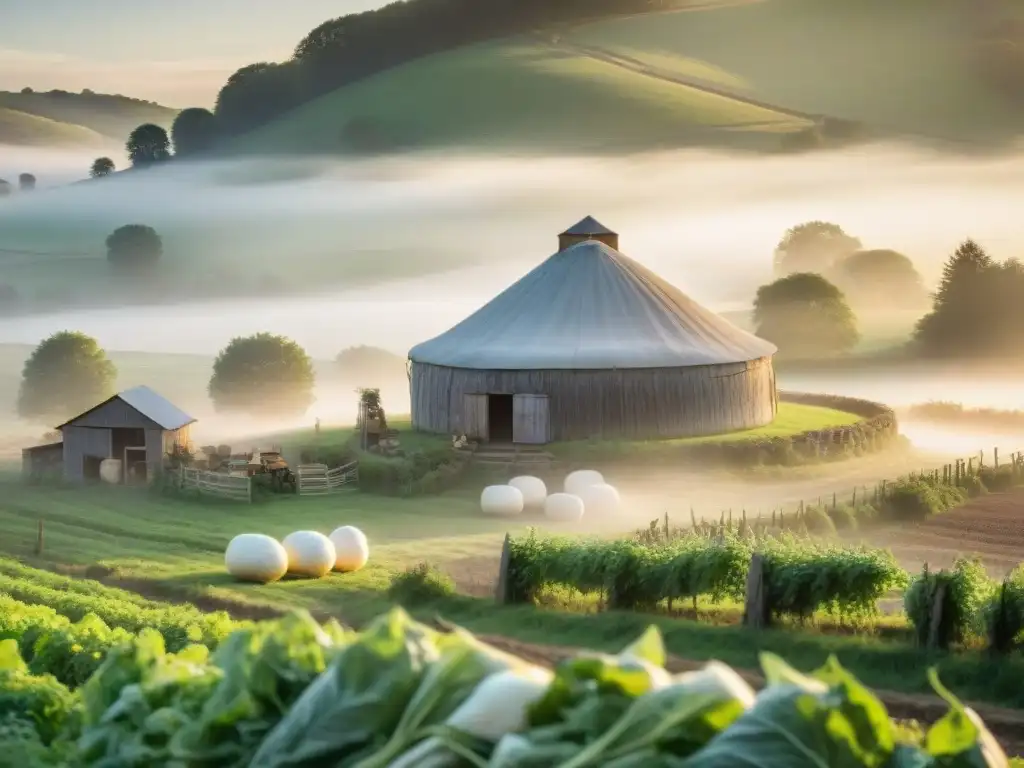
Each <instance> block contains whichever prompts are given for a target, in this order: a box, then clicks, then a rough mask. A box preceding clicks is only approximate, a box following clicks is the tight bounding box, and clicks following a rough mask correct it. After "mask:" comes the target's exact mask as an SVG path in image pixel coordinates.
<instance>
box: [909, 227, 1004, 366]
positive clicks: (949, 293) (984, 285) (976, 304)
mask: <svg viewBox="0 0 1024 768" xmlns="http://www.w3.org/2000/svg"><path fill="white" fill-rule="evenodd" d="M1022 283H1024V277H1022V276H1021V269H1020V266H1019V265H1018V264H1017V263H1016V262H1014V261H1009V262H1007V263H1006V264H998V263H996V262H994V261H993V260H992V258H991V257H990V256H989V255H988V254H987V253H986V252H985V250H984V249H983V248H982V247H981V246H980V245H978V244H977V243H976V242H974V241H973V240H965V241H964V242H963V243H961V244H960V246H959V247H958V248H957V249H956V251H955V252H954V253H953V255H952V256H950V257H949V260H948V261H946V264H945V266H943V268H942V280H941V281H940V282H939V289H938V290H937V291H936V292H935V298H934V300H933V302H932V311H931V312H929V313H928V314H927V315H925V316H924V317H922V318H921V319H920V320H919V321H918V323H917V327H916V329H915V331H914V340H915V341H916V342H917V343H918V345H919V347H920V349H921V350H922V351H923V352H925V354H929V355H953V356H976V355H980V354H986V353H988V352H990V351H993V348H994V347H995V338H996V337H995V335H994V334H995V332H996V331H997V330H998V329H999V328H1000V327H1002V326H1005V327H1013V326H1014V325H1015V324H1016V323H1015V322H1014V318H1016V317H1017V316H1018V315H1019V314H1020V312H1021V310H1020V309H1019V307H1020V305H1021V303H1022V302H1024V288H1022Z"/></svg>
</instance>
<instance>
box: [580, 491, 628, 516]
mask: <svg viewBox="0 0 1024 768" xmlns="http://www.w3.org/2000/svg"><path fill="white" fill-rule="evenodd" d="M580 498H581V499H583V506H584V507H585V508H586V510H587V514H588V515H613V514H615V513H617V512H618V511H619V510H620V509H621V508H622V499H621V498H620V497H619V492H618V490H616V489H615V487H614V486H611V485H608V483H599V484H598V485H588V486H587V487H586V488H584V489H583V490H582V491H580Z"/></svg>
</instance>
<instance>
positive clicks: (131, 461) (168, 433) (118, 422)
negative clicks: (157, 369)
mask: <svg viewBox="0 0 1024 768" xmlns="http://www.w3.org/2000/svg"><path fill="white" fill-rule="evenodd" d="M195 421H196V420H195V419H193V418H192V417H191V416H189V415H188V414H187V413H185V412H184V411H182V410H181V409H179V408H178V407H177V406H176V405H174V404H173V403H171V402H170V401H168V400H167V399H165V398H164V397H162V396H161V395H159V394H157V393H156V392H154V391H153V390H152V389H150V388H149V387H145V386H140V387H133V388H131V389H126V390H125V391H124V392H119V393H118V394H116V395H114V396H113V397H111V398H109V399H107V400H104V401H103V402H102V403H100V404H99V405H96V406H94V407H92V408H90V409H89V410H88V411H86V412H85V413H82V414H80V415H78V416H76V417H75V418H73V419H71V420H70V421H67V422H65V423H64V424H61V425H60V426H59V427H57V429H58V430H60V432H61V434H62V435H63V437H64V449H63V457H64V462H63V463H64V479H65V480H70V481H84V480H93V479H98V478H99V476H100V463H101V462H102V461H103V460H104V459H118V460H120V461H121V482H122V483H124V482H146V481H148V480H150V479H152V478H153V477H154V476H155V475H156V473H157V472H159V471H160V469H161V468H162V467H163V464H164V458H165V456H166V455H167V454H168V453H169V452H170V451H172V450H173V449H174V446H175V445H177V446H180V447H187V446H188V444H189V428H190V426H191V425H192V424H193V423H195Z"/></svg>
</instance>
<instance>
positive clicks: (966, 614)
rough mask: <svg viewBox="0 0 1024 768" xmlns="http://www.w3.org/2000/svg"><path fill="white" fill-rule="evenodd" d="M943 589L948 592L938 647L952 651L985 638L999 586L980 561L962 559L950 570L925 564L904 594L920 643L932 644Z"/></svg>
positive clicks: (938, 637)
mask: <svg viewBox="0 0 1024 768" xmlns="http://www.w3.org/2000/svg"><path fill="white" fill-rule="evenodd" d="M940 586H943V587H944V588H945V590H944V597H943V600H942V615H941V621H940V623H939V625H938V627H937V634H936V637H935V644H936V645H937V646H938V647H939V648H948V647H949V646H950V645H952V644H953V643H959V642H964V641H965V640H967V639H968V638H970V637H978V636H981V635H982V634H983V633H984V631H985V616H986V608H987V607H988V605H989V603H990V601H991V599H992V595H993V592H994V591H995V585H994V583H993V582H992V580H991V579H989V577H988V574H987V573H985V567H984V566H983V565H982V564H981V562H980V561H979V560H977V559H969V558H965V557H958V558H957V559H956V560H955V561H954V562H953V567H952V568H951V569H950V570H940V571H932V570H930V569H929V568H928V565H927V564H925V566H924V568H923V569H922V570H921V573H920V574H918V575H917V576H915V577H914V579H913V580H912V581H911V583H910V586H909V587H908V588H907V590H906V592H905V593H904V595H903V607H904V610H905V611H906V613H907V618H908V619H909V620H910V623H911V624H912V625H913V627H914V633H915V635H916V637H917V640H918V642H919V643H920V644H921V645H927V644H928V641H929V635H930V633H931V625H932V610H933V606H934V603H935V596H936V594H937V593H938V590H939V587H940Z"/></svg>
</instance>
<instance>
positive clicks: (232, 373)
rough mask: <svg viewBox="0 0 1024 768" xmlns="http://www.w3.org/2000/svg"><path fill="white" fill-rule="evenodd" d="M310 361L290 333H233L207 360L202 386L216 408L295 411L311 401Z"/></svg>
mask: <svg viewBox="0 0 1024 768" xmlns="http://www.w3.org/2000/svg"><path fill="white" fill-rule="evenodd" d="M314 383H315V376H314V374H313V363H312V362H311V361H310V359H309V355H307V354H306V352H305V350H303V348H302V347H300V346H299V345H298V344H296V343H295V342H294V341H292V340H291V339H288V338H285V337H284V336H274V335H272V334H269V333H257V334H256V335H255V336H247V337H238V338H234V339H232V340H231V342H230V343H229V344H228V345H227V346H226V347H225V348H224V349H222V350H221V352H220V354H219V355H217V359H216V360H215V361H214V363H213V376H212V377H210V385H209V387H208V391H209V393H210V399H211V400H213V405H214V407H215V408H216V409H217V410H218V411H241V412H243V413H250V414H253V415H260V414H276V415H288V416H298V415H302V414H304V413H305V412H306V410H307V409H308V408H309V406H310V405H312V404H313V385H314Z"/></svg>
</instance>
